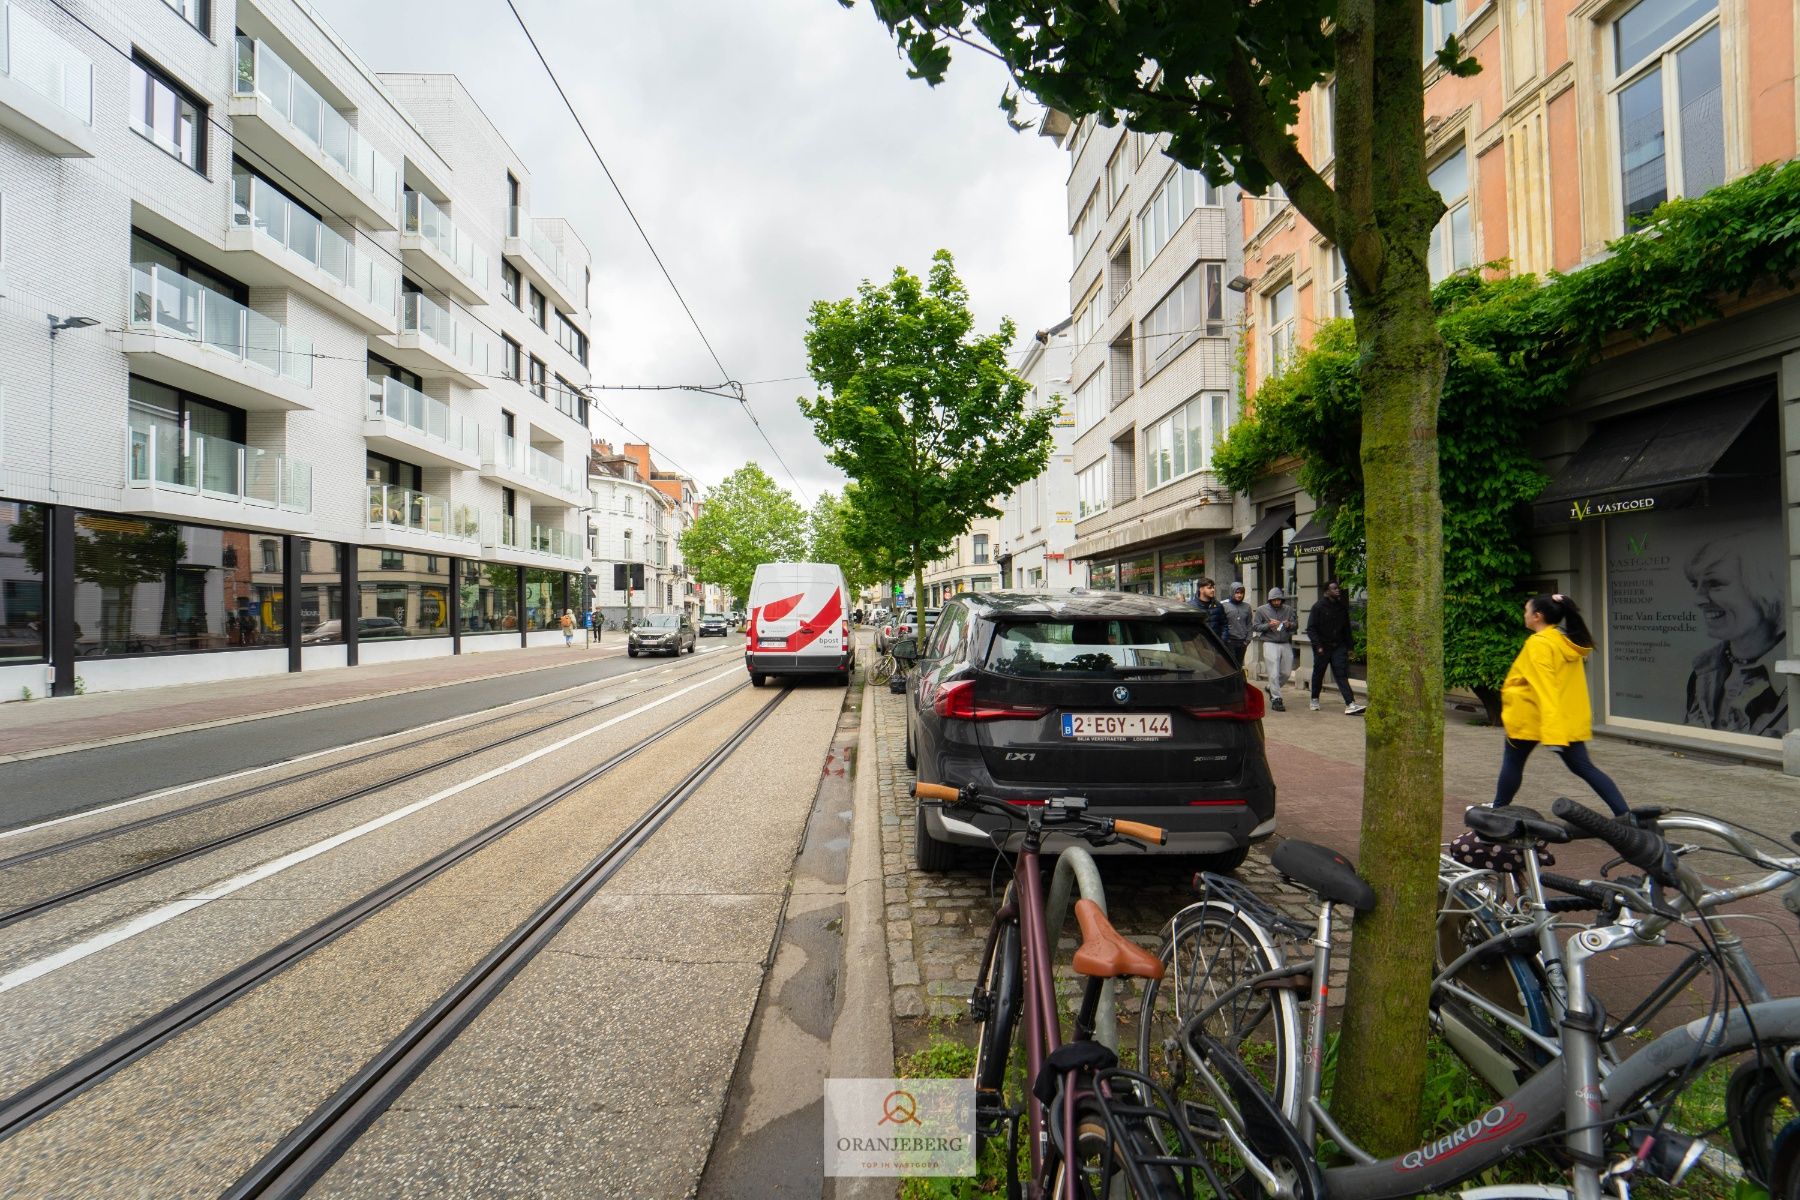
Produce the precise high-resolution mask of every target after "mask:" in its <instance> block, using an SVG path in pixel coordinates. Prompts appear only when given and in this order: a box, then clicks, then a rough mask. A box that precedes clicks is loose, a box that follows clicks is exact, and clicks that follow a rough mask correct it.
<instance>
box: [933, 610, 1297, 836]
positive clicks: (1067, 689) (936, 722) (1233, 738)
mask: <svg viewBox="0 0 1800 1200" xmlns="http://www.w3.org/2000/svg"><path fill="white" fill-rule="evenodd" d="M1262 716H1263V694H1262V692H1261V691H1259V690H1258V689H1257V688H1255V687H1253V686H1251V685H1250V684H1249V682H1248V681H1247V680H1246V679H1245V677H1244V674H1243V672H1242V671H1241V670H1240V669H1239V668H1238V667H1237V666H1236V665H1235V664H1234V663H1233V662H1232V659H1231V655H1230V654H1229V653H1228V652H1227V651H1226V649H1225V647H1224V645H1222V644H1221V643H1220V641H1219V639H1218V638H1217V637H1216V636H1215V635H1214V634H1213V633H1212V631H1211V630H1209V629H1208V628H1207V627H1206V622H1205V619H1204V618H1203V617H1202V616H1201V615H1200V613H1199V612H1197V611H1195V610H1194V609H1192V608H1189V607H1187V606H1185V605H1183V604H1181V603H1180V602H1178V601H1174V600H1165V599H1162V598H1160V597H1156V596H1136V595H1126V594H1123V593H1119V592H1058V593H1055V594H1032V593H1020V592H977V593H972V594H969V595H963V596H958V597H957V598H956V599H954V600H952V601H950V602H949V603H948V604H946V605H945V606H944V611H943V615H942V616H941V617H939V618H938V620H937V623H936V625H935V626H933V628H932V630H931V634H930V636H929V637H928V638H927V639H926V642H925V644H924V646H923V647H922V648H921V651H920V659H919V665H918V670H917V671H916V672H915V673H914V675H913V677H912V682H911V683H909V684H908V686H907V720H906V765H907V766H909V767H913V768H914V769H915V770H917V772H918V776H919V780H920V781H921V782H923V783H942V784H949V785H951V786H955V787H960V786H961V785H963V784H965V783H973V784H975V785H976V786H977V787H978V788H980V789H981V790H982V791H984V792H987V793H989V794H992V795H996V796H1001V797H1004V798H1006V799H1009V800H1023V801H1031V800H1044V799H1048V798H1050V797H1054V796H1067V795H1074V796H1085V797H1087V799H1088V803H1089V806H1090V807H1089V811H1090V812H1092V813H1094V814H1095V815H1097V816H1107V817H1124V818H1128V819H1131V820H1137V821H1146V822H1149V823H1150V824H1153V825H1160V826H1162V827H1163V828H1165V829H1167V830H1168V831H1169V841H1168V845H1167V846H1166V847H1164V852H1165V853H1176V854H1195V855H1203V856H1204V866H1205V869H1208V870H1231V869H1233V868H1234V867H1236V866H1237V865H1238V864H1240V863H1242V862H1243V861H1244V858H1245V856H1246V855H1247V854H1248V853H1249V846H1250V844H1251V843H1252V842H1256V841H1260V840H1262V839H1263V838H1266V837H1268V836H1269V835H1270V834H1271V833H1273V832H1274V831H1275V780H1274V777H1273V776H1272V775H1271V774H1270V772H1269V763H1268V759H1267V758H1266V756H1265V755H1264V753H1263V731H1262ZM916 820H917V829H916V833H915V840H914V854H915V858H916V860H917V863H918V865H919V868H920V869H921V870H926V871H942V870H946V869H948V868H949V867H951V866H952V865H954V863H955V861H956V853H955V847H956V846H957V845H964V846H986V845H989V844H990V843H989V841H988V834H989V833H990V832H991V831H992V830H993V829H996V828H998V827H999V826H1000V824H1001V822H1000V821H999V820H998V819H995V818H973V819H970V818H963V817H960V816H959V817H946V816H944V814H943V813H942V811H941V810H939V809H937V808H920V809H918V810H917V816H916ZM1052 848H1054V844H1053V846H1052ZM1132 852H1133V853H1137V852H1138V851H1135V850H1133V851H1132Z"/></svg>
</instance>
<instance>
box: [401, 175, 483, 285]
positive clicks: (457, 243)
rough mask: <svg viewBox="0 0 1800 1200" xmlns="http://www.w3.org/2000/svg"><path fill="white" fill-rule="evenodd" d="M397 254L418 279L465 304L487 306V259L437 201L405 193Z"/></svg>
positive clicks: (425, 196) (423, 195) (420, 194)
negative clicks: (404, 219)
mask: <svg viewBox="0 0 1800 1200" xmlns="http://www.w3.org/2000/svg"><path fill="white" fill-rule="evenodd" d="M400 253H401V255H402V256H403V257H404V258H405V260H406V265H407V266H408V267H410V268H411V269H412V270H413V272H414V273H416V274H417V275H418V276H419V277H420V279H422V280H423V281H424V282H425V283H427V284H429V285H430V286H432V287H435V288H437V289H438V290H439V291H441V292H444V293H447V294H448V295H451V296H454V297H456V298H457V299H458V300H461V301H462V302H463V303H464V304H486V303H487V289H488V281H489V275H488V257H487V255H486V254H485V253H483V251H482V249H481V247H480V246H477V245H476V244H475V240H474V239H473V238H471V237H470V236H469V235H468V234H467V233H464V232H463V230H462V228H461V227H460V226H458V225H457V224H456V222H454V221H452V220H451V219H450V214H448V213H446V212H445V211H444V210H443V209H441V208H439V207H438V205H437V202H436V201H434V200H433V199H432V198H431V197H430V196H427V195H425V194H424V193H423V192H412V191H409V192H407V193H406V224H405V225H404V226H402V227H401V232H400Z"/></svg>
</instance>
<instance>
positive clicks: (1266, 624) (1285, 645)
mask: <svg viewBox="0 0 1800 1200" xmlns="http://www.w3.org/2000/svg"><path fill="white" fill-rule="evenodd" d="M1294 624H1295V622H1294V610H1293V609H1291V608H1289V607H1288V606H1287V593H1286V592H1284V591H1282V590H1281V589H1280V588H1278V587H1272V588H1270V589H1269V593H1268V598H1267V600H1266V601H1265V602H1264V604H1263V606H1262V607H1261V608H1259V609H1257V610H1256V618H1255V620H1253V621H1252V622H1251V627H1252V628H1253V629H1254V630H1255V631H1256V635H1257V636H1258V637H1260V638H1261V639H1262V660H1263V670H1265V671H1267V672H1268V674H1269V707H1271V708H1273V709H1274V710H1275V711H1276V712H1286V711H1287V705H1285V704H1283V703H1282V702H1281V684H1282V681H1283V680H1285V679H1286V678H1287V677H1288V676H1289V675H1290V674H1292V673H1293V670H1294Z"/></svg>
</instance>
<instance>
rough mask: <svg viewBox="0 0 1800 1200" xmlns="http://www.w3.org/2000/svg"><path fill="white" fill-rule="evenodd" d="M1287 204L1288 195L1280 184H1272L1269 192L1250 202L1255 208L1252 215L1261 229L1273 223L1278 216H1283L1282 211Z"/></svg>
mask: <svg viewBox="0 0 1800 1200" xmlns="http://www.w3.org/2000/svg"><path fill="white" fill-rule="evenodd" d="M1287 202H1288V198H1287V193H1286V192H1285V191H1283V190H1282V187H1281V185H1280V184H1279V183H1271V184H1270V185H1269V190H1268V191H1266V192H1264V193H1263V194H1262V195H1260V196H1257V197H1256V198H1255V199H1253V200H1251V202H1250V203H1251V204H1252V205H1254V206H1255V208H1254V211H1253V213H1252V215H1253V216H1254V218H1255V220H1256V227H1257V228H1258V229H1261V228H1262V227H1263V226H1264V225H1267V224H1268V223H1269V222H1270V221H1273V220H1274V219H1275V218H1276V217H1277V216H1279V215H1281V210H1282V209H1284V208H1286V207H1287Z"/></svg>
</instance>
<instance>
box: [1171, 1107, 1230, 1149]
mask: <svg viewBox="0 0 1800 1200" xmlns="http://www.w3.org/2000/svg"><path fill="white" fill-rule="evenodd" d="M1181 1117H1182V1120H1183V1121H1185V1122H1186V1123H1187V1127H1188V1132H1189V1133H1191V1134H1193V1135H1194V1140H1195V1141H1201V1142H1222V1141H1224V1140H1225V1122H1224V1121H1221V1120H1220V1119H1219V1114H1218V1112H1217V1111H1216V1110H1214V1109H1211V1108H1208V1107H1207V1106H1205V1105H1204V1104H1195V1103H1194V1102H1193V1101H1192V1100H1184V1101H1182V1103H1181Z"/></svg>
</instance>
